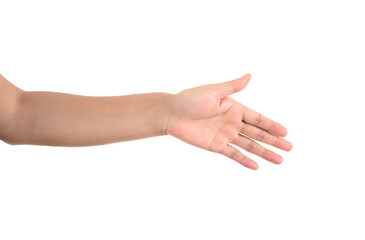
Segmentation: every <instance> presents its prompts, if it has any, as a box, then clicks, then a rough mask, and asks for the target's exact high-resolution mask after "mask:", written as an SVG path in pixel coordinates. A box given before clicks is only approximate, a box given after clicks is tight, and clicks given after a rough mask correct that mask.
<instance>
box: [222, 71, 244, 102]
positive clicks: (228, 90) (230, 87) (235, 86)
mask: <svg viewBox="0 0 365 240" xmlns="http://www.w3.org/2000/svg"><path fill="white" fill-rule="evenodd" d="M250 79H251V74H249V73H247V74H245V75H243V76H242V77H240V78H237V79H235V80H231V81H227V82H222V83H217V84H215V85H216V90H217V92H218V95H219V96H220V97H227V96H228V95H231V94H233V93H236V92H239V91H241V90H243V89H244V88H245V87H246V86H247V84H248V82H249V81H250Z"/></svg>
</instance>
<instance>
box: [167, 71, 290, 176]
mask: <svg viewBox="0 0 365 240" xmlns="http://www.w3.org/2000/svg"><path fill="white" fill-rule="evenodd" d="M250 78H251V75H250V74H246V75H244V76H242V77H241V78H239V79H236V80H232V81H228V82H223V83H218V84H208V85H204V86H199V87H195V88H191V89H187V90H184V91H182V92H180V93H178V94H175V95H173V100H172V101H171V105H170V108H171V109H170V111H171V114H170V118H169V120H168V122H167V125H166V129H165V131H166V133H167V134H169V135H171V136H174V137H176V138H178V139H180V140H182V141H184V142H186V143H189V144H192V145H194V146H197V147H199V148H202V149H205V150H209V151H212V152H216V153H221V154H223V155H225V156H227V157H229V158H231V159H233V160H235V161H237V162H238V163H240V164H242V165H243V166H245V167H247V168H250V169H257V168H258V164H257V163H256V162H255V161H253V160H252V159H250V158H249V157H247V156H245V155H244V154H242V153H241V152H240V151H239V150H238V149H237V148H235V147H233V146H232V145H231V144H234V145H236V146H238V147H240V148H242V149H245V150H246V151H248V152H250V153H253V154H255V155H258V156H260V157H262V158H264V159H266V160H268V161H270V162H273V163H276V164H280V163H281V162H282V161H283V158H282V157H281V156H280V155H278V154H276V153H274V152H272V151H270V150H268V149H266V148H265V147H263V146H262V145H260V144H258V143H257V142H256V141H255V140H257V141H261V142H264V143H267V144H269V145H272V146H274V147H277V148H279V149H282V150H285V151H290V150H291V149H292V144H291V143H290V142H289V141H287V140H285V139H284V138H282V137H285V136H286V135H287V130H286V129H285V128H284V127H283V126H282V125H280V124H279V123H277V122H275V121H273V120H270V119H269V118H267V117H265V116H264V115H262V114H260V113H257V112H255V111H254V110H252V109H250V108H248V107H246V106H244V105H242V104H241V103H239V102H237V101H236V100H234V99H232V98H230V97H229V95H231V94H233V93H236V92H239V91H241V90H243V89H244V88H245V87H246V86H247V84H248V82H249V81H250Z"/></svg>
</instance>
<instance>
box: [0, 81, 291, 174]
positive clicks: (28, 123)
mask: <svg viewBox="0 0 365 240" xmlns="http://www.w3.org/2000/svg"><path fill="white" fill-rule="evenodd" d="M250 79H251V75H250V74H246V75H244V76H242V77H241V78H238V79H235V80H232V81H227V82H223V83H218V84H208V85H204V86H199V87H195V88H191V89H187V90H184V91H182V92H179V93H177V94H168V93H158V92H156V93H146V94H133V95H126V96H115V97H88V96H79V95H71V94H65V93H55V92H29V91H23V90H21V89H19V88H17V87H16V86H14V85H13V84H11V83H10V82H9V81H7V80H6V79H5V78H4V77H3V76H2V75H0V113H1V115H0V139H1V140H2V141H4V142H6V143H8V144H11V145H19V144H33V145H48V146H68V147H77V146H92V145H102V144H109V143H114V142H121V141H129V140H135V139H141V138H147V137H153V136H161V135H170V136H174V137H176V138H178V139H180V140H182V141H184V142H186V143H189V144H191V145H194V146H197V147H199V148H202V149H205V150H208V151H212V152H216V153H220V154H222V155H224V156H227V157H229V158H231V159H233V160H235V161H237V162H238V163H240V164H242V165H243V166H245V167H247V168H250V169H254V170H255V169H257V168H258V164H257V163H256V162H255V161H253V160H252V159H250V158H248V157H247V156H245V155H244V154H242V153H241V151H239V150H238V149H237V147H238V148H241V149H244V150H246V151H248V152H251V153H253V154H256V155H257V156H259V157H261V158H264V159H266V160H268V161H270V162H273V163H275V164H280V163H281V162H282V161H283V158H282V157H281V156H280V155H278V154H276V153H274V152H272V151H270V150H268V149H266V148H265V147H263V146H261V145H260V144H259V143H257V141H260V142H264V143H267V144H269V145H272V146H274V147H276V148H278V149H281V150H285V151H290V150H291V149H292V144H291V143H290V142H289V141H287V140H285V139H284V138H283V137H285V136H286V135H287V133H288V132H287V130H286V129H285V128H284V127H283V126H282V125H280V124H279V123H277V122H275V121H273V120H270V119H269V118H267V117H266V116H264V115H262V114H259V113H257V112H255V111H254V110H252V109H250V108H248V107H246V106H244V105H242V104H241V103H239V102H237V101H236V100H234V99H232V98H231V97H229V96H230V95H232V94H234V93H237V92H239V91H241V90H243V89H244V88H245V87H246V86H247V84H248V82H249V81H250ZM255 140H256V141H255ZM233 145H235V146H233Z"/></svg>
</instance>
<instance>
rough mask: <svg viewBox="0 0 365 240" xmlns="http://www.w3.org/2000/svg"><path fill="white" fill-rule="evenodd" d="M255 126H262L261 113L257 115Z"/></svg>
mask: <svg viewBox="0 0 365 240" xmlns="http://www.w3.org/2000/svg"><path fill="white" fill-rule="evenodd" d="M254 121H255V125H257V126H258V125H260V124H261V121H262V116H261V114H260V113H258V114H257V115H256V117H255V120H254Z"/></svg>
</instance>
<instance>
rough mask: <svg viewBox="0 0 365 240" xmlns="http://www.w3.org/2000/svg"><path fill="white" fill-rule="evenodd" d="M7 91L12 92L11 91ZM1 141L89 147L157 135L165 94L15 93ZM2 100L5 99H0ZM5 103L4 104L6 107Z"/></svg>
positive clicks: (163, 119)
mask: <svg viewBox="0 0 365 240" xmlns="http://www.w3.org/2000/svg"><path fill="white" fill-rule="evenodd" d="M2 82H3V83H6V84H8V85H9V86H8V90H12V91H13V92H15V86H13V85H10V83H9V82H8V81H6V80H5V79H4V78H3V79H2ZM8 95H9V96H10V95H11V96H12V97H11V98H10V99H12V98H14V100H12V101H13V102H14V103H12V105H13V107H11V111H8V113H7V115H8V117H7V118H8V119H11V123H8V126H6V127H4V128H2V129H6V131H5V130H4V131H3V134H2V139H3V140H4V141H6V142H8V143H10V144H36V145H50V146H90V145H101V144H107V143H113V142H120V141H127V140H134V139H139V138H146V137H153V136H158V135H162V134H163V132H162V126H163V125H164V124H166V117H165V116H167V114H166V108H165V102H166V101H167V98H168V97H169V96H170V94H166V93H147V94H134V95H127V96H115V97H87V96H78V95H71V94H65V93H55V92H26V91H21V90H20V91H19V93H17V95H16V96H14V94H8ZM4 98H7V97H4ZM6 104H9V103H6Z"/></svg>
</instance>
